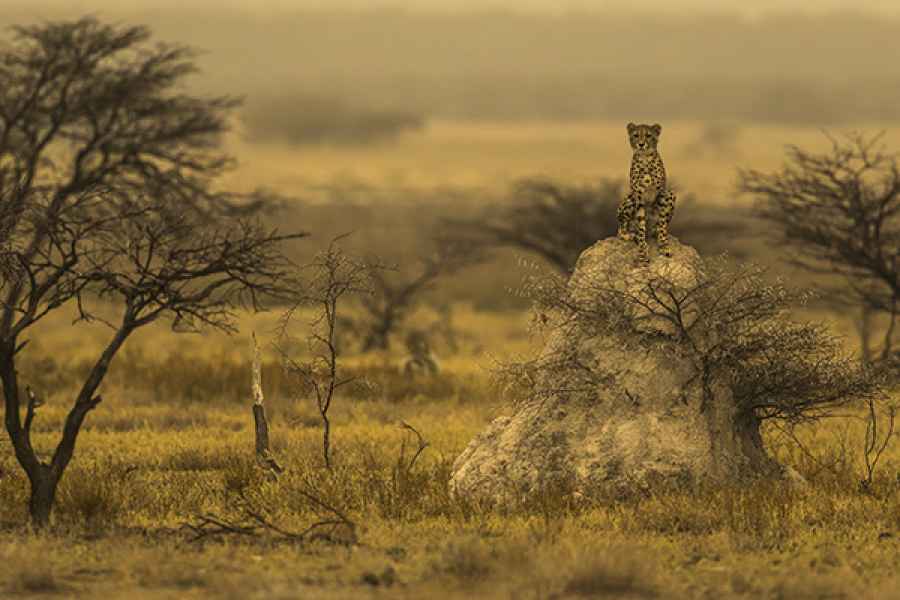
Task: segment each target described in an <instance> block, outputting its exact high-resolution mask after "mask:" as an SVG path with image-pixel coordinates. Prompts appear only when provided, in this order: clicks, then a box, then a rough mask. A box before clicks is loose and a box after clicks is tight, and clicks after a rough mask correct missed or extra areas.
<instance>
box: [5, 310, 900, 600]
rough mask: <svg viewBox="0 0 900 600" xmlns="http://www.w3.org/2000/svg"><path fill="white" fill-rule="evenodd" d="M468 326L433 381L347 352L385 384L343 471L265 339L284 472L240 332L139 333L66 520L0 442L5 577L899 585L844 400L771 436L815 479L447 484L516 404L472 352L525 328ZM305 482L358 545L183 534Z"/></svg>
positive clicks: (309, 516) (866, 589) (362, 414)
mask: <svg viewBox="0 0 900 600" xmlns="http://www.w3.org/2000/svg"><path fill="white" fill-rule="evenodd" d="M272 324H273V320H272V318H271V317H263V318H256V319H249V318H248V319H247V320H246V321H245V322H244V323H243V325H244V326H245V329H249V328H251V327H252V328H255V329H257V330H258V331H262V332H265V331H267V328H270V327H271V325H272ZM57 325H59V324H57ZM459 326H460V327H461V328H462V329H463V330H464V331H465V332H467V333H468V334H470V336H471V338H470V343H469V344H468V345H467V346H466V347H464V349H463V352H462V354H461V355H459V356H447V357H446V358H445V360H444V361H443V366H444V370H443V373H442V374H441V375H440V376H439V377H437V378H433V379H418V380H413V381H408V380H406V379H404V378H402V377H401V376H399V374H398V373H397V369H396V366H395V365H396V359H397V358H399V356H387V355H385V356H380V357H366V356H349V357H347V361H346V365H347V368H348V369H352V370H354V371H355V372H358V373H362V374H365V375H366V376H367V377H368V378H369V379H370V380H371V381H372V382H374V384H375V385H374V387H373V388H372V389H371V390H369V391H367V392H365V393H363V392H362V391H359V392H357V391H352V392H351V393H348V394H347V395H345V396H343V397H341V398H339V399H338V401H337V404H336V406H335V409H334V414H333V416H332V421H333V423H334V444H335V448H336V450H335V455H334V459H335V469H334V471H333V472H331V473H329V472H328V471H326V470H325V469H324V468H323V462H322V458H321V448H320V444H321V438H320V431H319V428H318V418H317V415H316V414H315V412H314V410H313V408H312V404H311V403H310V402H308V401H304V400H302V399H295V398H292V395H291V393H290V389H289V386H288V384H287V382H286V381H284V380H283V378H282V377H281V372H280V369H279V368H278V365H277V363H276V362H275V361H274V360H272V356H271V355H269V360H267V361H266V363H265V367H264V374H263V377H264V381H265V388H266V393H267V397H268V399H269V410H270V413H271V420H272V441H273V449H274V451H275V453H276V454H277V456H278V458H279V460H281V461H282V463H283V466H285V467H286V470H287V472H286V474H285V475H283V476H282V477H281V478H280V479H279V480H278V481H277V482H272V481H269V480H267V479H266V478H265V477H263V476H262V474H261V473H260V472H259V471H258V469H257V468H256V467H255V463H254V461H253V456H252V435H253V434H252V420H251V417H250V410H249V399H248V397H249V361H248V356H247V355H248V354H249V340H247V339H246V337H244V336H241V337H239V338H225V337H224V336H223V337H221V338H220V337H217V336H208V337H206V338H202V339H195V340H194V342H193V345H188V346H178V347H171V346H170V347H168V348H166V345H165V344H164V343H163V342H164V340H165V339H166V337H167V336H166V334H165V333H164V332H163V331H161V330H160V331H150V332H147V337H146V339H144V340H143V344H142V345H141V346H138V347H143V346H146V347H150V348H157V349H158V352H156V353H155V354H154V353H150V354H141V353H139V352H138V351H135V350H132V351H131V353H130V354H126V355H123V356H122V357H121V359H122V360H120V361H119V362H118V363H116V364H115V365H114V369H113V371H112V373H111V374H110V376H109V380H108V382H107V385H106V389H105V391H104V397H105V398H106V400H105V401H104V403H103V404H102V405H101V406H100V407H99V408H98V409H97V410H96V411H95V412H94V413H92V414H91V415H90V417H89V419H88V422H87V424H86V428H85V431H84V432H83V433H82V436H81V438H80V440H79V448H78V452H77V456H76V460H75V462H74V463H73V465H72V467H71V468H70V471H69V472H68V473H67V475H66V477H65V479H64V481H63V483H62V485H61V489H60V493H59V498H58V505H57V509H56V512H55V515H56V522H57V530H56V531H55V532H53V533H52V534H49V535H44V536H37V535H33V534H31V533H28V532H27V531H26V530H25V529H23V528H22V527H21V524H22V523H23V522H24V520H25V509H24V508H25V499H26V497H25V493H26V490H27V487H26V482H25V480H24V478H23V476H22V474H21V473H20V472H19V470H18V467H17V465H15V463H14V459H13V457H12V456H11V455H10V453H9V452H4V453H3V454H2V455H0V456H2V459H0V469H2V473H3V477H2V480H0V522H2V523H3V531H2V534H0V557H2V558H3V560H2V561H0V590H2V591H3V593H6V594H10V597H74V596H83V597H98V596H101V595H103V596H106V597H128V598H169V597H173V598H174V597H179V598H181V597H198V598H199V597H210V596H213V597H226V598H254V597H258V598H351V597H353V598H356V597H401V598H456V597H472V596H475V597H484V598H579V597H613V598H639V597H662V598H709V597H716V598H751V597H752V598H756V597H767V598H824V597H828V598H891V597H896V595H892V594H895V593H896V592H895V590H896V589H897V586H898V585H900V580H898V578H897V577H896V575H895V574H896V571H897V567H898V566H900V552H898V550H900V548H898V544H900V482H898V480H897V478H896V474H897V472H898V466H900V452H898V448H897V447H896V446H894V447H892V448H891V450H889V453H888V454H887V455H886V457H885V458H883V459H882V460H883V464H882V465H881V466H880V467H879V470H878V472H877V473H878V477H877V479H876V484H875V486H874V489H873V490H872V492H870V493H863V492H862V491H860V489H859V486H858V480H859V479H860V478H861V476H862V473H863V471H862V464H861V448H862V438H863V432H864V429H863V425H862V423H861V422H860V421H858V420H856V419H852V418H851V419H835V420H830V421H828V422H826V423H825V424H823V425H822V426H821V427H818V428H815V429H813V428H807V429H806V430H803V431H801V432H800V436H801V438H802V439H803V441H804V446H805V448H806V450H805V451H804V450H802V449H800V448H798V447H797V446H796V445H795V444H794V443H793V442H791V441H790V440H788V439H787V438H786V437H784V436H783V435H781V434H779V433H778V432H777V431H774V430H773V431H770V432H769V436H768V438H767V439H768V440H769V443H770V447H771V449H772V450H773V452H774V453H775V454H776V455H777V456H778V457H779V458H780V459H781V460H783V461H784V462H786V463H788V464H791V465H792V466H794V467H795V468H797V469H798V470H799V471H800V472H801V473H803V474H804V475H805V476H806V477H807V478H808V479H809V480H810V482H811V485H810V487H809V489H808V490H806V491H795V490H791V489H787V488H782V487H778V486H777V485H774V484H773V485H769V486H756V487H752V488H734V489H706V490H687V489H685V490H665V491H664V490H660V491H659V492H658V493H656V494H654V495H653V496H651V497H649V498H646V499H643V500H640V501H639V500H633V501H628V502H613V503H610V502H607V501H604V500H602V499H599V498H596V499H583V500H581V501H578V502H574V501H571V500H567V499H565V497H564V496H562V495H561V496H559V497H555V496H551V495H548V496H547V497H540V498H533V499H530V500H529V501H528V502H527V503H526V504H523V505H522V506H520V507H518V508H516V509H514V510H510V511H507V512H504V513H499V512H494V511H490V510H487V509H485V508H482V507H478V506H471V505H467V504H466V503H464V502H460V501H457V500H454V499H452V498H451V497H450V496H449V494H448V487H447V483H448V479H449V474H450V467H451V464H452V461H453V459H454V457H455V456H456V455H457V454H458V452H459V451H460V450H461V449H462V448H463V447H464V446H465V444H467V443H468V441H469V440H470V439H471V437H472V436H473V435H475V434H476V433H478V431H479V430H480V429H482V428H483V427H484V426H485V424H486V423H487V422H488V421H489V420H490V419H491V418H493V417H494V416H496V415H498V414H501V413H502V412H503V411H504V410H507V409H506V407H505V404H504V403H503V399H502V397H501V396H500V394H499V393H498V390H496V389H494V388H493V387H492V386H491V385H490V380H489V377H488V373H487V369H486V368H487V367H489V366H490V361H491V356H489V355H485V354H483V353H482V354H476V351H477V348H478V345H487V344H488V343H489V344H490V345H491V346H492V347H493V348H494V349H495V353H496V354H497V355H498V356H503V355H508V354H509V353H513V352H517V351H524V350H526V349H527V347H528V345H529V341H528V339H527V338H523V336H522V335H521V333H520V332H521V331H522V329H523V326H524V324H523V323H521V322H519V321H518V317H516V316H514V315H509V314H494V315H489V314H484V313H476V312H468V313H465V312H464V313H462V318H461V319H460V321H459ZM182 337H184V336H182ZM86 339H89V338H86ZM476 341H477V342H479V344H477V345H476V343H475V342H476ZM226 342H227V345H226ZM49 343H52V344H53V346H54V347H57V348H60V350H59V352H57V353H56V361H55V362H54V363H53V364H49V363H47V362H46V361H45V362H44V364H42V365H28V366H27V368H25V369H24V371H23V377H30V378H31V379H30V380H31V381H36V382H38V383H39V385H41V387H43V388H44V389H46V388H47V386H51V385H52V386H54V387H53V388H52V389H55V390H56V392H55V393H53V394H51V396H50V398H49V401H48V404H47V406H46V407H44V408H42V410H41V413H40V415H39V419H38V421H37V423H36V428H37V429H36V432H35V443H36V445H37V447H38V448H39V449H40V450H41V451H44V452H49V451H50V450H51V448H52V444H53V442H54V440H55V439H56V436H57V435H58V431H59V429H60V427H61V424H62V421H63V419H64V416H65V411H66V402H67V398H68V396H67V392H70V391H71V386H72V384H73V383H72V382H74V379H73V377H74V376H75V375H76V372H77V371H78V370H79V367H78V365H79V361H80V360H81V358H80V357H81V356H82V355H81V353H82V352H83V351H84V350H85V348H83V347H81V348H77V351H76V348H75V347H73V345H69V346H68V347H67V346H66V345H65V344H60V343H58V341H56V340H52V339H51V340H50V342H49ZM88 344H90V342H88ZM82 346H83V345H82ZM401 421H405V422H408V423H409V424H411V425H413V426H414V427H415V428H416V429H417V430H418V431H420V432H421V433H422V435H423V436H424V437H425V438H426V439H427V440H428V442H429V447H428V448H427V449H426V450H425V451H424V453H423V454H422V456H421V457H420V459H419V460H418V461H416V463H415V464H414V465H413V467H412V468H411V469H409V471H408V472H407V471H406V470H405V469H404V468H403V466H402V465H406V464H408V462H409V459H410V457H411V454H412V453H411V452H410V448H412V447H413V446H411V444H412V443H413V442H414V439H412V438H411V436H410V434H409V433H408V432H405V431H404V430H403V429H401V428H400V426H399V425H400V422H401ZM404 445H405V447H406V450H405V452H404V453H403V455H401V450H402V448H403V447H404ZM807 451H808V452H809V453H810V454H807V453H806V452H807ZM398 465H399V466H398ZM301 489H303V490H306V489H314V490H316V493H317V494H319V495H320V497H321V498H322V499H324V500H325V501H326V502H328V503H330V504H332V505H333V506H336V507H339V508H340V510H342V511H343V512H344V513H345V514H347V515H348V516H349V518H350V519H351V520H352V521H354V522H355V523H356V524H357V527H358V529H357V532H356V533H357V537H358V539H357V542H358V543H355V544H352V545H349V546H345V545H340V544H338V545H335V544H328V543H324V542H312V543H307V544H293V543H290V542H287V541H280V540H279V536H277V535H263V536H261V537H259V538H249V537H247V538H244V537H242V536H229V538H227V539H222V540H211V541H206V542H199V543H190V542H189V541H188V540H189V535H188V533H187V532H185V531H180V529H179V528H180V527H181V526H182V525H183V524H184V523H191V522H196V519H197V516H198V515H201V514H214V515H218V516H221V517H223V518H231V519H237V518H238V517H239V516H240V513H239V511H238V508H237V506H238V505H237V504H236V501H235V499H236V498H237V494H238V493H239V491H240V490H243V491H244V492H245V494H246V495H247V496H248V497H250V498H251V499H252V500H253V502H254V503H255V506H257V507H258V508H260V509H262V510H264V514H265V515H266V516H267V517H268V518H269V519H271V521H272V522H273V523H276V524H277V525H278V526H279V527H282V528H284V529H287V530H291V531H300V530H302V529H304V528H305V527H306V526H307V525H309V524H310V523H311V522H313V521H315V520H316V519H317V518H318V516H317V515H318V514H319V513H317V511H316V509H315V508H316V507H315V506H313V505H311V504H310V503H309V502H306V501H304V499H303V497H302V496H301V495H300V494H299V492H298V490H301ZM348 539H349V538H348Z"/></svg>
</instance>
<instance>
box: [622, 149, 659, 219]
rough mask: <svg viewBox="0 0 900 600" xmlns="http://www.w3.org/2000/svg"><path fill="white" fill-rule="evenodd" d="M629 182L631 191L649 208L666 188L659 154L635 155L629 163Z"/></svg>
mask: <svg viewBox="0 0 900 600" xmlns="http://www.w3.org/2000/svg"><path fill="white" fill-rule="evenodd" d="M630 182H631V189H633V190H634V192H635V193H636V194H637V195H638V197H639V198H640V199H641V201H642V204H644V205H646V206H647V207H648V208H649V205H651V204H653V203H654V202H655V201H656V197H657V196H658V195H659V194H660V192H662V191H663V189H665V186H666V171H665V168H664V167H663V164H662V160H661V159H660V157H659V154H648V155H642V154H635V155H634V158H633V159H632V161H631V177H630Z"/></svg>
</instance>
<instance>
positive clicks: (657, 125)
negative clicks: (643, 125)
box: [650, 123, 662, 135]
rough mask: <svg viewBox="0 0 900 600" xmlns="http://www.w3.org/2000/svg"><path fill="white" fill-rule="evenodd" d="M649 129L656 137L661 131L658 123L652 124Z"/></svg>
mask: <svg viewBox="0 0 900 600" xmlns="http://www.w3.org/2000/svg"><path fill="white" fill-rule="evenodd" d="M650 129H652V130H653V133H655V134H656V135H659V132H660V131H662V126H660V124H659V123H654V124H653V125H652V126H651V127H650Z"/></svg>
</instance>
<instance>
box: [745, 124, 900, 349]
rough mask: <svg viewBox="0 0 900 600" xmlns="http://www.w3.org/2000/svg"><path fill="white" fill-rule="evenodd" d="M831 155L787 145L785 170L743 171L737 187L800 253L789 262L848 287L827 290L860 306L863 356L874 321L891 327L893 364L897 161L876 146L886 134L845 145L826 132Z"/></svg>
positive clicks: (899, 244) (899, 278)
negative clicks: (875, 317) (877, 317)
mask: <svg viewBox="0 0 900 600" xmlns="http://www.w3.org/2000/svg"><path fill="white" fill-rule="evenodd" d="M825 135H826V136H828V139H829V140H830V141H831V143H832V147H831V150H830V152H828V153H824V154H814V153H812V152H808V151H806V150H803V149H801V148H798V147H797V146H788V148H787V154H788V164H786V165H785V166H784V167H783V169H782V170H781V171H780V172H776V173H771V174H764V173H760V172H758V171H753V170H748V171H744V170H741V171H740V172H739V181H738V189H739V191H741V192H746V193H750V194H754V195H756V196H757V197H758V198H759V200H760V202H759V203H758V205H757V208H756V212H757V214H758V216H759V217H761V218H762V219H765V220H767V221H769V222H770V223H772V224H774V225H775V226H776V229H775V230H774V233H775V234H776V240H777V242H779V243H780V244H781V245H782V246H783V247H789V248H791V249H793V250H794V252H792V253H791V254H790V255H789V256H788V258H787V261H788V262H789V263H790V264H792V265H794V266H797V267H799V268H801V269H803V270H806V271H808V272H810V273H815V274H820V275H836V276H837V277H839V278H840V279H841V280H842V283H843V284H842V285H824V284H823V285H822V286H821V288H822V290H823V291H824V292H825V294H826V298H827V299H828V300H829V301H830V302H831V303H833V304H837V305H840V306H841V307H843V308H846V307H848V306H853V307H860V308H861V309H862V318H861V321H860V323H859V333H860V340H861V342H862V344H863V350H862V352H863V358H864V360H869V358H870V356H872V354H873V351H872V348H871V347H870V343H871V342H870V336H871V333H870V327H871V325H870V323H871V320H870V316H871V314H872V313H881V314H886V315H888V317H889V325H888V328H887V330H886V331H885V332H884V337H883V339H882V342H881V349H880V353H879V357H878V358H879V359H880V360H887V359H888V358H889V357H890V355H891V354H892V351H893V337H894V335H895V330H896V321H897V315H898V312H900V303H898V299H900V168H898V165H897V156H896V155H893V154H886V153H885V152H884V151H883V150H881V149H878V148H876V147H875V146H876V143H877V142H878V140H879V139H880V138H881V134H879V135H876V136H873V137H871V138H870V139H866V137H865V136H864V135H862V134H848V135H847V136H846V140H847V141H846V142H841V141H840V140H838V139H836V138H834V137H832V136H831V135H829V134H828V133H826V134H825Z"/></svg>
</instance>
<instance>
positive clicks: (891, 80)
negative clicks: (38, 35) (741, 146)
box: [0, 0, 900, 144]
mask: <svg viewBox="0 0 900 600" xmlns="http://www.w3.org/2000/svg"><path fill="white" fill-rule="evenodd" d="M751 6H752V7H753V8H752V11H753V12H752V13H751V12H750V10H749V9H748V8H747V7H751ZM4 7H5V11H4V17H3V21H0V23H3V22H5V23H7V24H14V23H18V24H27V23H35V22H39V21H41V20H46V19H61V18H77V17H79V16H83V15H86V14H91V15H94V16H96V17H98V18H100V19H101V20H112V21H117V22H120V23H123V24H125V23H127V24H132V23H133V24H143V25H147V26H149V27H150V29H151V31H152V33H153V39H154V40H157V41H165V42H176V43H182V44H187V45H189V46H191V47H193V48H196V49H198V50H200V51H201V54H200V55H199V56H198V57H197V64H198V66H199V67H200V69H201V72H200V74H199V75H197V76H196V77H195V78H193V79H192V80H191V81H192V85H193V86H196V88H197V89H198V90H202V91H205V92H209V93H216V94H230V95H237V96H243V97H245V98H246V99H247V102H246V106H245V108H244V109H243V112H242V117H243V121H244V122H245V124H247V125H248V127H249V128H250V130H251V133H253V134H254V135H255V136H256V137H257V139H262V140H265V139H269V138H270V137H271V136H275V137H279V136H280V137H281V138H282V141H289V142H292V143H299V144H305V143H319V142H322V141H326V142H329V141H336V142H339V143H344V142H349V143H357V142H365V143H367V142H369V141H371V140H373V139H376V140H377V139H380V138H381V137H383V135H385V134H387V135H390V134H392V133H394V132H401V131H405V130H407V129H409V128H416V127H418V126H420V125H421V124H422V123H424V122H426V121H428V120H432V119H450V120H457V121H460V120H462V121H517V120H543V121H569V122H572V121H584V120H604V119H606V120H621V119H627V120H630V119H632V118H637V119H640V118H644V117H646V118H654V119H661V120H666V121H668V122H673V121H675V120H697V121H707V122H722V121H732V122H746V123H750V122H755V123H775V124H791V125H800V126H804V127H824V126H830V125H834V124H842V123H848V122H867V123H876V124H890V123H896V122H900V64H898V63H897V61H896V60H895V59H894V58H893V57H897V56H900V18H896V17H897V16H900V2H896V1H894V0H891V1H890V2H889V1H886V0H857V1H855V2H848V1H846V0H754V2H740V1H738V0H680V1H679V2H671V1H668V2H666V1H665V0H644V1H640V2H626V1H625V0H610V1H602V0H594V1H590V0H562V1H559V0H488V1H486V2H481V1H479V0H405V1H404V0H327V2H326V1H325V0H268V1H266V2H262V1H259V0H218V1H214V0H190V1H188V2H185V1H184V0H177V1H176V0H142V1H135V2H132V3H127V4H126V3H121V2H120V0H6V2H5V3H4ZM378 7H394V8H381V9H379V8H378ZM554 7H556V9H555V10H554ZM498 9H500V12H498ZM571 11H584V12H582V13H577V14H576V13H573V12H571ZM653 12H656V13H658V14H657V15H656V16H650V13H653ZM550 13H556V14H554V15H551V14H550ZM885 15H892V17H891V18H887V17H885ZM747 16H753V17H754V18H752V19H748V18H745V17H747Z"/></svg>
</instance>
